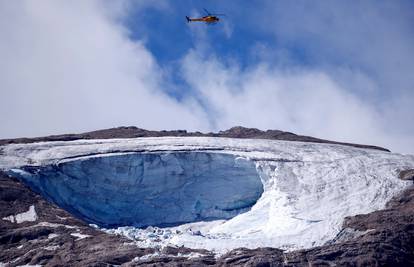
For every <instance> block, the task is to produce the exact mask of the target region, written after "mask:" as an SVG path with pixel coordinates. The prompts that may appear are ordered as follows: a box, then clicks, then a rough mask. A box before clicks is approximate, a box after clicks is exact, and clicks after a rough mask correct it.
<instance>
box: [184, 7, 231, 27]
mask: <svg viewBox="0 0 414 267" xmlns="http://www.w3.org/2000/svg"><path fill="white" fill-rule="evenodd" d="M203 9H204V11H205V12H206V14H207V15H206V16H204V17H201V18H190V17H188V16H185V18H186V19H187V22H193V21H201V22H205V23H206V24H216V23H217V22H219V21H220V18H219V16H226V15H225V14H211V13H210V12H208V10H207V9H205V8H203Z"/></svg>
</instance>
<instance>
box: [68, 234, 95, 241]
mask: <svg viewBox="0 0 414 267" xmlns="http://www.w3.org/2000/svg"><path fill="white" fill-rule="evenodd" d="M70 235H71V236H74V237H77V239H76V241H78V240H81V239H84V238H87V237H91V236H90V235H84V234H81V233H71V234H70Z"/></svg>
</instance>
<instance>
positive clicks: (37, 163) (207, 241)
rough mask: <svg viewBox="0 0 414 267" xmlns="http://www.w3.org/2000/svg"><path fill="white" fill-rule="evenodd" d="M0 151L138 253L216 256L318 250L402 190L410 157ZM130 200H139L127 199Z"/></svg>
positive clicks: (182, 150)
mask: <svg viewBox="0 0 414 267" xmlns="http://www.w3.org/2000/svg"><path fill="white" fill-rule="evenodd" d="M2 151H3V153H2V155H0V168H1V169H4V170H6V171H8V173H10V174H12V175H14V176H18V177H20V179H22V180H24V181H25V182H26V183H28V184H30V185H31V186H32V187H33V188H35V189H36V190H38V191H40V192H42V193H43V194H44V195H46V196H47V197H48V198H50V199H52V200H53V201H55V202H56V203H58V204H59V205H61V206H63V207H64V208H66V209H68V210H70V211H72V212H73V213H75V214H77V215H78V216H81V217H82V218H84V219H85V220H87V221H89V222H94V223H97V224H99V225H100V226H107V227H108V226H114V225H117V226H121V227H115V228H110V229H107V231H108V232H111V233H121V234H124V235H126V236H127V237H129V238H131V239H133V240H135V242H136V243H137V244H138V245H141V246H164V245H177V246H181V245H184V246H187V247H192V248H205V249H209V250H215V251H217V252H220V253H221V252H225V251H226V250H230V249H233V248H237V247H249V248H256V247H263V246H270V247H278V248H283V249H288V250H292V249H298V248H309V247H313V246H317V245H322V244H324V243H325V242H327V241H329V240H332V239H333V238H335V236H336V235H337V234H338V233H339V232H340V230H341V228H342V223H343V220H344V218H345V217H346V216H353V215H356V214H364V213H369V212H372V211H375V210H379V209H382V208H384V207H385V204H386V203H387V202H388V201H389V200H390V199H391V198H392V197H393V196H395V195H396V194H398V193H400V192H401V191H402V190H404V189H405V188H406V187H407V186H408V185H409V184H410V183H411V182H410V181H402V180H400V179H398V173H399V172H400V171H401V170H404V169H412V168H414V156H411V155H400V154H395V153H389V152H384V151H377V150H370V149H361V148H355V147H346V146H341V145H333V144H313V143H301V142H286V141H272V140H249V139H244V140H243V139H231V138H210V137H161V138H132V139H110V140H78V141H68V142H63V141H62V142H43V143H33V144H18V145H17V144H15V145H7V146H3V147H2ZM143 172H144V173H145V175H142V174H143ZM166 174H168V175H166ZM166 177H170V179H168V178H166ZM137 185H141V186H137ZM99 192H101V194H98V193H99ZM98 195H99V196H98ZM132 196H133V197H136V198H134V199H139V201H136V202H133V203H130V199H133V198H132ZM130 197H131V198H130ZM197 201H199V202H197ZM148 207H151V208H149V209H148ZM137 218H138V219H137ZM136 226H139V227H136ZM146 226H148V227H146Z"/></svg>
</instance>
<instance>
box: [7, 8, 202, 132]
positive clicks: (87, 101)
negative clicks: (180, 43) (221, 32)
mask: <svg viewBox="0 0 414 267" xmlns="http://www.w3.org/2000/svg"><path fill="white" fill-rule="evenodd" d="M105 3H106V2H98V1H70V2H65V1H41V2H38V1H18V2H17V1H2V2H1V3H0V32H1V34H2V36H1V41H0V58H1V60H2V64H1V65H0V88H1V89H0V90H1V99H2V100H3V101H2V104H1V105H0V113H1V114H2V119H1V120H2V123H1V131H0V135H1V137H3V138H5V137H16V136H22V135H25V136H34V135H44V134H51V133H65V132H73V131H77V132H79V131H85V130H93V129H99V128H105V127H113V126H119V125H138V126H140V127H145V128H150V129H163V128H166V129H176V128H187V129H193V130H194V129H203V130H204V129H206V127H205V123H204V120H203V118H204V113H203V111H202V110H201V109H200V108H199V107H198V106H197V105H196V104H194V103H193V101H192V100H183V102H182V103H178V102H176V101H175V100H172V99H171V98H169V97H168V96H166V95H164V94H163V92H162V90H160V84H162V79H163V77H162V71H161V70H160V68H159V67H158V66H157V63H156V62H155V60H154V58H153V57H152V55H151V54H150V53H149V52H148V51H147V50H146V48H145V47H144V46H143V45H142V43H140V42H132V41H131V40H129V39H128V38H127V30H126V29H124V28H123V27H122V26H121V25H120V24H119V23H117V21H116V19H115V18H116V16H117V14H118V13H119V12H121V11H122V8H119V9H116V8H114V9H113V10H114V12H116V14H115V13H111V12H110V10H108V7H107V6H105ZM111 7H114V6H113V5H112V6H111ZM109 13H110V15H108V14H109Z"/></svg>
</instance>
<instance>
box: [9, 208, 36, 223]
mask: <svg viewBox="0 0 414 267" xmlns="http://www.w3.org/2000/svg"><path fill="white" fill-rule="evenodd" d="M37 219H38V217H37V213H36V210H35V206H34V205H31V206H30V208H29V210H28V211H26V212H22V213H19V214H16V215H10V216H7V217H4V218H3V220H5V221H10V222H12V223H23V222H34V221H36V220H37Z"/></svg>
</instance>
